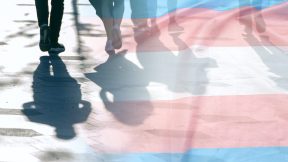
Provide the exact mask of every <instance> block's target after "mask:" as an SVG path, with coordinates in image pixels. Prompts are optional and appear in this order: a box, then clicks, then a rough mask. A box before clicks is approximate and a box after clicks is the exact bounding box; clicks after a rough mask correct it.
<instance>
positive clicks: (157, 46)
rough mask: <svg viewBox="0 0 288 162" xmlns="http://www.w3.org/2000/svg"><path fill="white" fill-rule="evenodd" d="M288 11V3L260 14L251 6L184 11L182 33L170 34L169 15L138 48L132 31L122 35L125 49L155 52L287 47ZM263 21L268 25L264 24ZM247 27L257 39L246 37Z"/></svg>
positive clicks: (162, 18)
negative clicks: (215, 47)
mask: <svg viewBox="0 0 288 162" xmlns="http://www.w3.org/2000/svg"><path fill="white" fill-rule="evenodd" d="M287 8H288V3H285V4H281V5H277V6H274V7H271V8H267V9H265V10H262V11H261V12H260V11H257V10H256V9H254V8H248V7H246V8H241V9H235V10H232V11H226V12H220V11H213V10H209V9H182V10H179V11H178V22H179V23H178V25H179V26H180V27H182V28H183V31H181V32H176V34H175V31H174V32H168V26H169V25H168V21H167V20H169V16H168V15H166V16H163V17H161V18H159V19H157V22H158V27H159V29H160V33H158V34H157V33H153V36H146V37H145V36H143V37H140V39H142V40H141V41H142V42H141V43H138V46H137V43H135V41H134V39H133V31H132V30H128V29H129V28H124V31H123V34H124V35H126V37H125V39H124V42H125V43H124V48H126V49H129V50H138V51H151V52H152V51H153V52H155V51H167V50H176V51H177V50H184V49H186V48H188V47H190V46H192V45H205V46H251V45H255V46H256V45H277V46H281V45H283V46H284V45H288V39H287V35H288V28H287V26H288V19H287V15H288V11H287ZM239 16H240V17H239ZM260 16H262V18H263V20H262V18H261V17H260ZM249 19H256V22H258V23H256V22H255V20H253V22H252V23H251V24H250V23H249ZM126 21H127V20H126ZM262 21H264V22H265V25H263V23H262ZM124 22H125V21H124ZM126 23H128V22H126ZM174 25H175V24H174ZM257 25H258V26H260V27H259V28H261V26H265V29H266V31H265V32H263V33H261V32H259V31H258V30H257V28H256V26H257ZM172 26H173V25H172ZM245 26H246V27H247V28H251V27H252V30H253V33H254V34H253V35H254V36H253V37H255V39H250V38H245ZM262 29H263V28H262ZM248 37H250V36H248ZM267 38H268V39H267ZM247 39H250V40H247Z"/></svg>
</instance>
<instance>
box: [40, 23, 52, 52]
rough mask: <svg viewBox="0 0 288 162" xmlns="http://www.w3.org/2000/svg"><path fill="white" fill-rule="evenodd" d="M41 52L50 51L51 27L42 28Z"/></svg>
mask: <svg viewBox="0 0 288 162" xmlns="http://www.w3.org/2000/svg"><path fill="white" fill-rule="evenodd" d="M39 47H40V50H41V51H43V52H45V51H48V50H49V49H50V35H49V26H48V25H47V24H44V25H42V26H41V27H40V43H39Z"/></svg>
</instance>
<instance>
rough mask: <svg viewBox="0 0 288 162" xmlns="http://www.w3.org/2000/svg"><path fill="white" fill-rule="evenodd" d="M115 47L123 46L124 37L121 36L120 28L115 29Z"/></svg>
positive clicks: (113, 42)
mask: <svg viewBox="0 0 288 162" xmlns="http://www.w3.org/2000/svg"><path fill="white" fill-rule="evenodd" d="M112 44H113V47H114V48H115V49H120V48H121V47H122V37H121V31H120V29H119V28H114V29H113V41H112Z"/></svg>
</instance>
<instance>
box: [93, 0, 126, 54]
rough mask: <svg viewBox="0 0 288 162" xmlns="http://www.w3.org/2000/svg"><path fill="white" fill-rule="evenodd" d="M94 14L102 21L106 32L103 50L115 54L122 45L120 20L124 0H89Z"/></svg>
mask: <svg viewBox="0 0 288 162" xmlns="http://www.w3.org/2000/svg"><path fill="white" fill-rule="evenodd" d="M89 1H90V3H91V4H92V6H93V7H94V8H95V10H96V14H97V15H98V16H99V17H100V18H101V20H102V21H103V23H104V27H105V31H106V34H107V41H106V46H105V51H106V52H107V53H108V54H115V49H120V48H121V47H122V37H121V30H120V26H121V22H122V17H123V14H124V0H89Z"/></svg>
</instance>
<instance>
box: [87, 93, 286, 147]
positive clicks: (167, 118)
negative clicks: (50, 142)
mask: <svg viewBox="0 0 288 162" xmlns="http://www.w3.org/2000/svg"><path fill="white" fill-rule="evenodd" d="M287 103H288V96H287V95H249V96H221V97H203V96H202V97H187V98H183V99H177V100H172V101H153V102H116V103H111V104H110V105H108V106H107V105H106V107H109V110H110V112H111V114H112V116H114V119H113V120H111V121H107V119H106V120H105V118H104V120H103V117H102V118H101V116H103V115H100V114H99V113H94V114H93V115H91V116H90V119H89V124H90V127H85V128H83V130H84V132H85V134H86V135H87V138H88V139H89V140H88V141H89V143H90V144H91V145H92V146H94V147H95V149H99V144H101V150H102V151H109V152H184V151H186V150H189V149H190V148H227V147H233V148H234V147H256V146H287V145H288V138H287V134H288V109H287ZM94 106H95V108H97V109H98V110H101V108H103V106H102V105H101V104H99V103H94ZM103 109H105V108H103ZM119 116H122V117H119ZM125 118H126V119H125ZM127 121H129V122H127ZM133 122H134V123H133ZM141 122H142V123H141Z"/></svg>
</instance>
